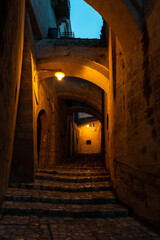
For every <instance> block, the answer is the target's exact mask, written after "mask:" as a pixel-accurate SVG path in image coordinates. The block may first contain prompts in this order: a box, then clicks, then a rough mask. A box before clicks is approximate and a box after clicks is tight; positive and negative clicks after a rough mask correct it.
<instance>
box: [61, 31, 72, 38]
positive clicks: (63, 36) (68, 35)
mask: <svg viewBox="0 0 160 240" xmlns="http://www.w3.org/2000/svg"><path fill="white" fill-rule="evenodd" d="M61 37H62V38H74V33H73V32H62V34H61Z"/></svg>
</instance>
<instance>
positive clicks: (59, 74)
mask: <svg viewBox="0 0 160 240" xmlns="http://www.w3.org/2000/svg"><path fill="white" fill-rule="evenodd" d="M55 76H56V77H57V79H58V80H59V81H61V80H62V78H64V77H65V74H64V73H63V72H56V73H55Z"/></svg>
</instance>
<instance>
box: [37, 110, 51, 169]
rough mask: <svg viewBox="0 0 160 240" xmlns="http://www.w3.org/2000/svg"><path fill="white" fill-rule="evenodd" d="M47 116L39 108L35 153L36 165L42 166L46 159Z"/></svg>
mask: <svg viewBox="0 0 160 240" xmlns="http://www.w3.org/2000/svg"><path fill="white" fill-rule="evenodd" d="M47 146H48V118H47V114H46V112H45V111H44V110H41V111H40V112H39V114H38V119H37V154H38V166H39V167H44V166H45V165H46V161H47V159H48V148H47Z"/></svg>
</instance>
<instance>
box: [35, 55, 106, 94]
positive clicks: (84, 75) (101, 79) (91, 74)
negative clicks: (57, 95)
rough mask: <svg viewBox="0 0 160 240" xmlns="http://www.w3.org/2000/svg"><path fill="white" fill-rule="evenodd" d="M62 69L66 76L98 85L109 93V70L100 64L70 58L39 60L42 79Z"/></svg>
mask: <svg viewBox="0 0 160 240" xmlns="http://www.w3.org/2000/svg"><path fill="white" fill-rule="evenodd" d="M60 69H61V71H63V72H64V73H65V75H66V76H72V77H76V78H81V79H85V80H87V81H89V82H92V83H94V84H96V85H97V86H99V87H100V88H102V89H103V90H104V91H105V92H106V93H107V92H108V91H109V82H110V81H109V70H108V69H107V68H106V67H105V66H103V65H101V64H99V63H96V62H94V61H91V60H88V59H83V58H80V57H70V56H64V57H62V56H60V57H58V56H55V57H51V58H40V59H37V71H38V72H39V77H40V79H45V78H49V77H53V76H54V74H55V71H57V70H60Z"/></svg>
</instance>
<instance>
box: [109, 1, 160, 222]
mask: <svg viewBox="0 0 160 240" xmlns="http://www.w3.org/2000/svg"><path fill="white" fill-rule="evenodd" d="M159 7H160V1H156V2H155V3H152V4H151V3H149V2H148V3H146V10H145V21H146V23H144V26H143V34H142V36H141V41H140V42H139V43H137V45H136V46H135V47H134V48H133V49H130V50H129V51H127V52H125V51H124V50H123V46H122V47H121V45H120V43H119V41H118V39H117V38H116V37H115V36H113V37H112V59H111V62H112V68H111V69H112V70H113V76H112V84H113V92H112V91H111V94H110V97H109V104H108V105H109V106H108V110H106V111H108V112H109V119H110V120H109V123H111V121H112V120H111V119H114V120H113V123H111V124H110V126H109V131H108V132H106V136H107V135H108V137H109V140H108V141H109V142H108V145H109V154H108V155H107V157H108V159H107V160H106V165H108V167H109V169H110V172H111V176H112V181H113V183H114V188H115V190H116V192H117V193H118V195H119V198H120V200H122V201H123V202H124V203H126V204H127V205H129V206H131V208H132V209H133V212H134V213H135V214H137V215H138V216H139V217H141V218H143V219H144V220H146V221H148V222H150V223H151V224H153V225H156V226H159V215H160V210H159V205H160V193H159V179H160V152H159V146H160V145H159V143H160V142H159V93H160V92H159V54H160V51H159V44H160V42H159V31H158V27H159V20H158V9H159ZM114 49H115V50H114ZM110 89H111V90H112V86H111V88H110ZM110 108H112V109H113V111H110V110H109V109H110ZM105 121H106V120H105Z"/></svg>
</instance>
